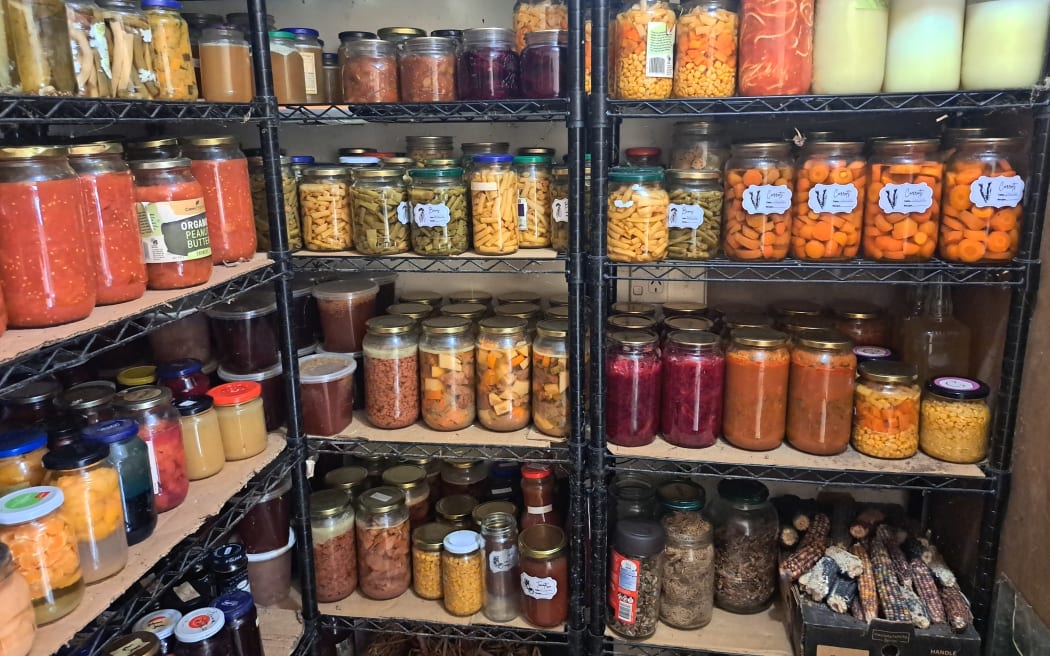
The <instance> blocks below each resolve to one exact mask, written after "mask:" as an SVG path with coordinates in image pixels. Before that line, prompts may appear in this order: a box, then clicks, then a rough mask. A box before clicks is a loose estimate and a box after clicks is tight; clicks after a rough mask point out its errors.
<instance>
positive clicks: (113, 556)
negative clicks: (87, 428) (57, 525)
mask: <svg viewBox="0 0 1050 656" xmlns="http://www.w3.org/2000/svg"><path fill="white" fill-rule="evenodd" d="M108 455H109V445H108V444H104V443H102V442H88V441H86V440H85V441H82V442H79V443H74V444H70V445H68V446H63V447H60V448H58V449H56V450H54V451H50V452H48V454H47V455H46V456H44V467H45V468H46V469H47V475H46V476H45V477H44V483H45V484H47V485H53V486H55V487H57V488H58V489H60V490H62V495H63V497H64V498H65V501H64V502H63V504H62V514H63V515H64V516H65V518H66V521H68V522H69V523H70V524H71V525H72V526H73V532H74V533H76V536H77V551H78V552H79V553H80V568H81V572H82V573H83V575H84V582H85V583H96V582H98V581H102V580H103V579H107V578H109V577H110V576H113V575H114V574H116V573H117V572H119V571H120V570H122V569H124V566H125V565H126V564H127V562H128V541H127V538H126V537H125V536H124V513H123V511H122V509H121V504H120V483H119V480H118V477H117V470H116V469H114V467H113V465H111V464H110V463H109V462H107V461H106V458H107V457H108Z"/></svg>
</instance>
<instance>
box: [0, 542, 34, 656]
mask: <svg viewBox="0 0 1050 656" xmlns="http://www.w3.org/2000/svg"><path fill="white" fill-rule="evenodd" d="M0 598H2V599H4V606H5V608H7V611H6V613H7V621H5V622H4V626H3V628H0V641H3V643H4V648H5V649H6V650H7V653H8V654H9V655H10V656H28V654H29V652H30V651H31V650H32V648H33V638H34V637H35V635H36V619H35V617H34V615H33V598H32V593H31V592H30V590H29V584H28V583H26V577H25V576H24V575H23V574H22V573H21V572H20V571H18V565H17V564H16V563H15V561H14V559H13V558H12V556H11V549H10V548H8V546H7V545H6V544H4V543H3V542H0Z"/></svg>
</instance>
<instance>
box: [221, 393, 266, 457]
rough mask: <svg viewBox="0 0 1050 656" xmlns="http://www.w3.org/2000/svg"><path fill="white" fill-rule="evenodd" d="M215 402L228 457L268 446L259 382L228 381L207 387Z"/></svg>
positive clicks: (256, 451)
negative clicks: (210, 387)
mask: <svg viewBox="0 0 1050 656" xmlns="http://www.w3.org/2000/svg"><path fill="white" fill-rule="evenodd" d="M208 396H210V397H211V398H212V400H214V402H215V414H216V415H217V416H218V419H219V433H220V434H221V435H222V446H223V450H224V451H225V453H226V460H228V461H229V460H244V459H246V458H251V457H253V456H257V455H259V454H260V453H262V452H263V451H265V450H266V416H265V414H264V412H263V400H262V386H261V385H259V383H253V382H239V383H226V384H224V385H219V386H218V387H213V388H212V389H210V390H208Z"/></svg>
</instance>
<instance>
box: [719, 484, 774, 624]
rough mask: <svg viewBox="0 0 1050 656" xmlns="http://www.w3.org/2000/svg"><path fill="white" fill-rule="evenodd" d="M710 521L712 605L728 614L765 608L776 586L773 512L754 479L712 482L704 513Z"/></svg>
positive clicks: (766, 494) (759, 485)
mask: <svg viewBox="0 0 1050 656" xmlns="http://www.w3.org/2000/svg"><path fill="white" fill-rule="evenodd" d="M709 516H710V519H711V523H712V524H714V528H715V533H714V543H715V605H717V606H718V607H719V608H722V609H724V610H727V611H729V612H731V613H740V614H751V613H758V612H760V611H762V610H765V609H766V608H768V607H769V604H770V602H771V601H772V600H773V594H774V593H775V592H776V587H777V558H778V555H779V549H778V548H777V533H778V528H779V522H778V520H777V511H776V509H775V508H774V507H773V504H772V503H770V502H769V489H768V488H766V486H765V485H763V484H762V483H759V482H758V481H752V480H742V479H728V480H723V481H720V482H719V483H718V497H717V498H716V499H715V500H714V502H713V503H712V504H711V509H710V512H709Z"/></svg>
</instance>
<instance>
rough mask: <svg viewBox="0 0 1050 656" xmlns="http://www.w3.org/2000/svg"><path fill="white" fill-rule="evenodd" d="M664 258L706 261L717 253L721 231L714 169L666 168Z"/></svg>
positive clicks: (718, 184)
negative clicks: (667, 169) (666, 233)
mask: <svg viewBox="0 0 1050 656" xmlns="http://www.w3.org/2000/svg"><path fill="white" fill-rule="evenodd" d="M666 178H667V190H668V193H669V194H670V201H671V203H670V205H669V206H668V210H667V227H668V231H667V232H668V235H667V236H668V241H669V243H668V245H667V257H668V259H671V260H708V259H711V258H712V257H714V256H715V255H718V246H719V243H718V242H719V238H720V236H721V233H722V204H723V200H724V198H725V193H724V192H723V190H722V176H721V174H719V173H716V172H714V171H694V170H691V169H688V170H671V171H667V174H666Z"/></svg>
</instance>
